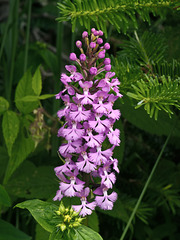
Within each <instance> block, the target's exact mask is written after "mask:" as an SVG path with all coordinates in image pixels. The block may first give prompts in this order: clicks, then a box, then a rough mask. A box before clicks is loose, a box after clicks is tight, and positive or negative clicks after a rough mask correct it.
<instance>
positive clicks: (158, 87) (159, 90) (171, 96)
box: [127, 75, 180, 120]
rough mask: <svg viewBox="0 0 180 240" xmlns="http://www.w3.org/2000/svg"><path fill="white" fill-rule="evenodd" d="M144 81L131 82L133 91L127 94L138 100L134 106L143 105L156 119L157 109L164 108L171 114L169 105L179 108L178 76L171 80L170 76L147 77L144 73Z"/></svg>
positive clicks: (179, 89)
mask: <svg viewBox="0 0 180 240" xmlns="http://www.w3.org/2000/svg"><path fill="white" fill-rule="evenodd" d="M145 77H146V81H144V80H141V81H137V84H136V85H134V84H132V87H133V90H134V92H128V93H127V95H128V96H129V97H131V98H134V99H136V100H138V103H137V105H136V108H139V107H141V106H143V105H144V109H145V110H146V111H147V113H148V114H149V115H150V117H153V116H154V118H155V119H156V120H157V118H158V111H159V110H164V111H165V112H167V113H168V114H169V116H170V117H171V115H172V114H173V111H172V109H171V108H170V106H174V107H176V108H178V109H180V84H179V83H180V78H177V79H176V80H174V81H172V80H171V78H170V77H168V78H166V77H165V76H162V77H161V78H160V79H158V78H157V77H155V78H153V77H149V76H148V75H145Z"/></svg>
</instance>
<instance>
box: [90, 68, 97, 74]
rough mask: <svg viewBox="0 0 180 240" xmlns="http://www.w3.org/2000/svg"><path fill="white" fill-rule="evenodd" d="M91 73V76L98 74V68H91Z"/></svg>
mask: <svg viewBox="0 0 180 240" xmlns="http://www.w3.org/2000/svg"><path fill="white" fill-rule="evenodd" d="M89 73H90V74H91V75H96V74H97V68H96V67H91V68H90V69H89Z"/></svg>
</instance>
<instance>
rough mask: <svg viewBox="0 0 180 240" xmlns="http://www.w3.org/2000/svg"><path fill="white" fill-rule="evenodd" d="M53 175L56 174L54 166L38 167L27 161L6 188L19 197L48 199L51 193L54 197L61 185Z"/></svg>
mask: <svg viewBox="0 0 180 240" xmlns="http://www.w3.org/2000/svg"><path fill="white" fill-rule="evenodd" d="M53 176H55V175H54V169H53V167H52V166H39V167H36V166H35V165H34V164H33V163H32V162H30V161H25V162H23V164H22V165H21V166H20V167H19V168H18V169H17V170H16V172H15V173H14V174H13V175H12V177H11V178H10V180H9V181H8V183H7V184H6V189H7V191H8V192H10V193H11V194H12V195H13V196H16V197H19V198H26V199H32V198H41V199H42V198H43V199H44V198H45V199H48V198H49V197H50V195H51V194H52V198H53V196H55V194H56V191H57V189H58V185H59V183H58V181H55V180H54V177H53Z"/></svg>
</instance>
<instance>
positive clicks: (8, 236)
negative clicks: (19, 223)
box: [0, 219, 31, 240]
mask: <svg viewBox="0 0 180 240" xmlns="http://www.w3.org/2000/svg"><path fill="white" fill-rule="evenodd" d="M0 240H31V237H30V236H28V235H26V234H25V233H23V232H21V231H20V230H18V229H17V228H16V227H14V226H13V225H12V224H10V223H8V222H5V221H3V220H2V219H0Z"/></svg>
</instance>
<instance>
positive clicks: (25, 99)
mask: <svg viewBox="0 0 180 240" xmlns="http://www.w3.org/2000/svg"><path fill="white" fill-rule="evenodd" d="M38 99H39V97H38V96H31V95H28V96H25V97H22V98H19V99H17V100H16V102H37V101H38Z"/></svg>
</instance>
